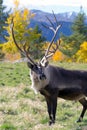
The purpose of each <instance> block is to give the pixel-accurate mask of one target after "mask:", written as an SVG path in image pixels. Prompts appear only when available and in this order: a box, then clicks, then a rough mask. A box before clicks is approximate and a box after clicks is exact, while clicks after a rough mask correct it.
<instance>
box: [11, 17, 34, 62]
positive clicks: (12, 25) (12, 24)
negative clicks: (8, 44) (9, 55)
mask: <svg viewBox="0 0 87 130" xmlns="http://www.w3.org/2000/svg"><path fill="white" fill-rule="evenodd" d="M13 19H14V17H12V20H11V26H10V27H11V30H12V37H13V40H14V43H15V45H16V47H17V48H18V50H19V51H20V52H21V53H22V54H23V55H24V56H26V57H27V58H28V60H29V62H30V63H31V64H35V62H34V61H33V60H32V59H31V58H30V56H29V55H28V49H29V47H28V49H27V50H26V43H24V45H23V49H24V50H22V49H21V48H20V47H19V45H18V44H17V42H16V39H15V36H14V29H13V28H14V21H13Z"/></svg>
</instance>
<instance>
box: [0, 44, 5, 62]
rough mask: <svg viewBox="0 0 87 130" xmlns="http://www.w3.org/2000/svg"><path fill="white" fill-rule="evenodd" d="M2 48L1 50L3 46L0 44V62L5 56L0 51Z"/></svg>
mask: <svg viewBox="0 0 87 130" xmlns="http://www.w3.org/2000/svg"><path fill="white" fill-rule="evenodd" d="M2 48H3V46H2V44H0V60H2V59H3V58H4V56H5V54H4V52H3V51H2Z"/></svg>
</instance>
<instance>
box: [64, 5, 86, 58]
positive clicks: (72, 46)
mask: <svg viewBox="0 0 87 130" xmlns="http://www.w3.org/2000/svg"><path fill="white" fill-rule="evenodd" d="M85 18H86V17H85V13H84V11H83V10H82V7H81V8H80V12H79V13H78V15H77V17H76V18H75V19H74V21H73V24H72V27H71V29H72V32H73V34H72V35H71V36H69V37H68V36H64V35H62V39H63V47H64V48H65V49H62V51H63V53H64V54H65V55H68V56H69V57H72V56H73V55H75V53H76V52H77V51H78V50H79V48H80V45H81V44H82V43H83V42H84V41H87V25H86V23H85Z"/></svg>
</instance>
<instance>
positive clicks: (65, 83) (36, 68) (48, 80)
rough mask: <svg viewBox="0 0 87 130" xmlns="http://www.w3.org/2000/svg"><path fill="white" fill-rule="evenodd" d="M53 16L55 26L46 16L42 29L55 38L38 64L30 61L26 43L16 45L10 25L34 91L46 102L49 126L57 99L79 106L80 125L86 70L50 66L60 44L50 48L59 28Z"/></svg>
mask: <svg viewBox="0 0 87 130" xmlns="http://www.w3.org/2000/svg"><path fill="white" fill-rule="evenodd" d="M53 16H54V19H55V25H56V27H55V25H54V24H53V22H52V21H51V20H50V19H49V18H48V17H47V19H48V20H49V22H50V25H49V26H48V25H44V26H45V27H46V28H47V29H50V30H51V31H52V32H53V34H54V35H53V37H52V40H51V42H50V44H49V45H48V48H47V49H46V50H45V54H44V56H43V57H42V58H41V59H40V60H39V62H38V63H37V62H35V61H34V60H33V59H32V58H31V56H30V54H29V49H30V48H29V47H28V48H27V49H26V43H25V44H24V45H23V46H22V48H21V47H20V46H19V44H18V43H17V41H16V39H15V33H14V21H13V19H12V24H11V30H12V37H13V40H14V43H15V45H16V46H17V48H18V49H19V51H20V52H21V53H22V54H23V55H24V56H26V57H27V59H28V61H27V65H28V67H29V68H30V77H31V81H32V88H33V90H34V92H35V93H38V92H40V94H41V95H43V96H44V97H45V99H46V103H47V110H48V114H49V125H52V124H54V123H55V120H56V109H57V102H58V101H57V99H58V98H62V99H65V100H71V101H79V103H80V104H82V106H83V109H82V112H81V115H80V117H79V118H78V120H77V122H81V121H82V119H83V117H84V114H85V112H86V109H87V100H86V96H87V71H81V70H68V69H64V68H61V67H58V66H54V65H51V64H50V63H49V59H50V58H51V57H52V56H53V55H54V54H55V52H56V51H57V49H58V48H59V45H60V39H57V42H55V45H56V46H55V47H54V46H53V44H54V41H55V38H56V36H57V33H58V31H59V29H60V27H61V24H59V23H58V21H57V18H56V17H55V14H54V13H53Z"/></svg>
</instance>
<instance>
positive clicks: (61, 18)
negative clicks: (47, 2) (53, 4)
mask: <svg viewBox="0 0 87 130" xmlns="http://www.w3.org/2000/svg"><path fill="white" fill-rule="evenodd" d="M31 13H34V14H35V16H34V18H33V19H31V22H30V27H32V28H33V27H35V26H36V25H38V26H39V28H40V29H41V30H42V34H43V36H44V37H45V38H46V39H47V40H48V41H50V40H51V37H52V36H53V33H52V32H51V31H50V30H48V29H47V28H45V27H44V26H42V25H50V23H49V20H48V19H47V17H48V18H49V19H50V20H51V21H52V22H53V23H54V25H55V24H56V23H55V19H54V17H53V13H48V12H43V11H40V10H31ZM55 16H56V18H57V20H58V22H59V23H60V24H61V25H62V27H61V28H60V29H59V33H58V37H59V36H60V34H64V35H66V36H70V35H71V34H72V30H71V26H72V23H73V21H74V19H75V17H76V16H77V13H76V12H65V13H58V14H55ZM86 24H87V17H86Z"/></svg>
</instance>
